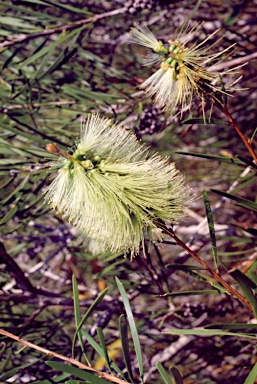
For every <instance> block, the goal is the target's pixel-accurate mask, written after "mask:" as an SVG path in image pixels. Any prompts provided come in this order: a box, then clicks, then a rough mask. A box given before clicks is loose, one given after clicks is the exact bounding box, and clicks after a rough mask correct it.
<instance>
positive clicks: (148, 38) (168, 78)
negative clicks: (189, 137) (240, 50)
mask: <svg viewBox="0 0 257 384" xmlns="http://www.w3.org/2000/svg"><path fill="white" fill-rule="evenodd" d="M198 29H199V25H198V26H196V27H193V28H191V29H190V28H189V27H187V28H184V29H182V31H181V32H180V33H179V34H178V35H177V36H176V37H175V38H174V39H173V40H169V41H168V44H163V43H162V42H161V41H158V40H157V39H156V38H155V36H154V35H153V34H152V32H151V31H150V30H149V29H148V28H146V27H143V26H142V25H139V24H136V26H135V27H134V28H132V30H131V37H130V42H133V43H136V44H140V45H143V46H145V47H147V48H151V49H152V50H153V51H154V53H150V54H148V56H147V57H146V59H145V63H146V65H152V64H156V63H158V64H159V66H160V67H159V69H158V70H157V72H155V73H154V74H153V75H152V76H150V77H149V78H148V79H147V80H146V81H144V82H143V83H142V84H141V85H140V87H141V88H143V89H145V90H146V93H147V94H148V95H149V96H155V100H156V102H157V104H158V106H159V107H161V108H164V109H165V110H167V109H174V108H175V107H177V106H180V107H182V110H183V109H184V107H186V106H187V105H190V104H191V102H192V98H193V97H194V96H195V95H198V96H200V97H202V96H203V91H202V88H201V86H202V85H201V84H205V85H207V86H208V87H210V88H211V89H213V88H214V87H212V86H211V82H212V81H214V80H215V79H217V78H218V77H219V74H218V73H212V72H210V71H208V68H207V67H205V66H206V64H207V63H209V62H210V61H212V60H214V59H215V58H217V57H219V56H221V55H222V54H223V53H224V52H226V51H227V50H229V49H230V48H231V47H232V46H230V47H228V48H226V49H225V50H223V51H221V52H218V53H216V54H212V55H207V51H208V49H210V47H207V48H204V44H205V43H206V42H207V40H209V39H210V38H211V37H212V36H213V35H214V34H215V33H216V32H217V31H215V32H214V33H212V34H211V35H210V36H209V37H208V38H206V39H205V40H204V41H203V42H202V43H200V44H193V45H192V46H191V47H190V46H187V44H188V40H189V36H191V35H192V33H195V32H196V31H197V30H198ZM182 110H181V111H182Z"/></svg>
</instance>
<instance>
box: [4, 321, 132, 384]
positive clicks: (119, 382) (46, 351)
mask: <svg viewBox="0 0 257 384" xmlns="http://www.w3.org/2000/svg"><path fill="white" fill-rule="evenodd" d="M0 334H1V335H3V336H6V337H9V338H10V339H13V340H16V341H18V342H19V343H21V344H23V345H25V346H26V347H29V348H32V349H35V350H36V351H39V352H41V353H44V354H46V355H47V356H52V357H56V358H57V359H60V360H63V361H66V362H67V363H70V364H73V365H76V366H77V367H79V368H81V369H85V370H86V371H91V372H95V373H96V374H97V375H98V376H99V377H101V378H103V379H106V380H109V381H112V382H113V383H117V384H128V382H127V381H124V380H122V379H119V378H117V377H115V376H112V375H109V374H108V373H104V372H101V371H98V370H97V369H94V368H92V367H90V366H88V365H85V364H82V363H80V362H79V361H77V360H75V359H73V358H72V357H66V356H63V355H60V354H59V353H56V352H52V351H50V350H49V349H45V348H42V347H40V346H39V345H36V344H33V343H30V342H29V341H27V340H25V339H22V338H21V337H19V336H16V335H14V334H13V333H10V332H7V331H5V330H4V329H0Z"/></svg>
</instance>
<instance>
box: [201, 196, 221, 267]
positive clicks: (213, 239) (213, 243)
mask: <svg viewBox="0 0 257 384" xmlns="http://www.w3.org/2000/svg"><path fill="white" fill-rule="evenodd" d="M203 200H204V206H205V212H206V217H207V222H208V227H209V233H210V238H211V248H212V256H213V260H214V265H215V269H216V272H219V268H218V257H217V247H216V235H215V228H214V221H213V216H212V210H211V204H210V200H209V197H208V195H207V193H206V191H205V190H204V189H203Z"/></svg>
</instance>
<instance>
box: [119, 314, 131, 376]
mask: <svg viewBox="0 0 257 384" xmlns="http://www.w3.org/2000/svg"><path fill="white" fill-rule="evenodd" d="M119 331H120V339H121V347H122V354H123V359H124V363H125V366H126V368H127V372H128V377H129V380H130V381H131V382H132V383H134V381H133V372H132V366H131V359H130V353H129V341H128V324H127V320H126V318H125V316H124V315H120V317H119Z"/></svg>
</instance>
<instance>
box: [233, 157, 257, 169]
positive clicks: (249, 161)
mask: <svg viewBox="0 0 257 384" xmlns="http://www.w3.org/2000/svg"><path fill="white" fill-rule="evenodd" d="M237 158H238V159H239V160H241V161H242V162H243V163H245V164H247V165H250V167H252V168H254V169H257V165H256V164H254V163H253V161H252V159H251V158H246V157H244V156H240V155H237Z"/></svg>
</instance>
